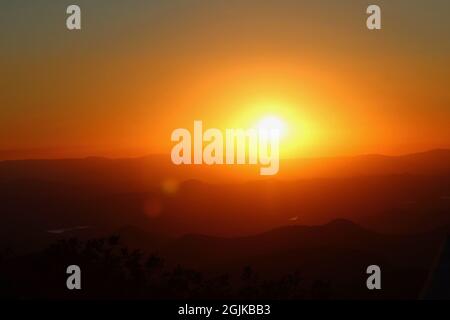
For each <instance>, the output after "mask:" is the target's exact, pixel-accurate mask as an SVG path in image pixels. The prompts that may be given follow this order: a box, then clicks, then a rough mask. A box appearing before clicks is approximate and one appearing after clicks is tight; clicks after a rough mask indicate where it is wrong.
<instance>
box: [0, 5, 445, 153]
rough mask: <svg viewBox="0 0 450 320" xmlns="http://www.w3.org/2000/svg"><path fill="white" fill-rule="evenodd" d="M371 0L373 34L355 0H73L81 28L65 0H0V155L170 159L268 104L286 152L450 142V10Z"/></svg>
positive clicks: (409, 148) (394, 149)
mask: <svg viewBox="0 0 450 320" xmlns="http://www.w3.org/2000/svg"><path fill="white" fill-rule="evenodd" d="M380 3H381V7H382V10H383V11H382V14H383V16H382V17H383V29H382V30H381V31H375V32H374V31H368V30H367V29H366V28H365V13H364V12H365V6H366V5H367V4H366V2H365V1H354V2H352V5H350V4H342V3H341V4H337V3H336V1H327V0H322V1H315V2H313V3H307V2H302V1H300V2H292V1H287V0H286V1H263V2H261V1H227V2H225V3H224V2H222V1H220V2H219V1H209V2H205V1H192V2H189V4H188V2H183V1H171V2H170V3H167V2H164V1H156V2H152V3H151V4H149V3H146V4H143V3H142V2H140V1H130V3H129V4H128V3H127V5H124V4H123V3H122V4H121V3H120V2H118V1H96V2H95V3H93V2H89V1H80V6H81V8H82V14H83V29H82V30H81V31H77V32H68V31H67V30H65V24H64V18H65V14H64V12H65V6H66V5H67V4H68V3H65V2H64V1H61V3H58V4H55V3H51V2H50V1H43V2H42V3H39V4H37V3H36V4H35V3H32V2H30V3H27V4H24V5H20V6H19V5H14V4H2V5H0V6H1V9H2V10H1V11H2V12H3V14H4V15H5V16H4V17H5V18H4V19H0V20H1V24H0V32H1V38H2V39H3V40H2V42H1V43H0V46H1V47H0V49H1V50H0V67H1V70H2V76H1V79H0V81H1V82H0V106H1V109H0V159H1V158H24V157H25V158H27V157H77V156H88V155H106V156H115V157H120V156H138V155H144V154H151V153H169V152H170V148H171V146H172V143H171V141H170V133H171V131H172V130H173V129H175V128H179V127H187V128H191V127H192V124H193V120H195V119H199V120H203V122H204V124H205V126H206V127H217V128H223V129H225V128H233V127H246V126H250V125H252V124H254V123H255V122H257V121H258V120H259V119H261V118H262V117H264V116H265V115H267V114H270V115H275V116H278V117H280V118H281V119H283V121H285V122H286V124H287V126H288V132H287V136H286V137H285V141H283V142H282V145H281V152H282V156H283V157H319V156H334V155H350V154H361V153H384V154H400V153H408V152H414V151H420V150H426V149H432V148H449V147H450V126H449V119H450V117H449V116H450V92H449V90H448V80H449V76H450V62H449V59H448V57H449V56H450V45H449V41H448V39H449V38H450V34H449V30H450V22H449V20H448V19H447V17H446V15H445V12H449V10H448V9H449V6H450V5H449V4H448V2H442V1H429V2H426V3H424V2H423V1H396V2H395V3H392V2H383V1H381V2H380ZM425 9H426V10H425ZM61 12H62V13H63V14H62V16H61ZM14 17H19V18H14ZM418 21H419V23H420V25H417V23H418Z"/></svg>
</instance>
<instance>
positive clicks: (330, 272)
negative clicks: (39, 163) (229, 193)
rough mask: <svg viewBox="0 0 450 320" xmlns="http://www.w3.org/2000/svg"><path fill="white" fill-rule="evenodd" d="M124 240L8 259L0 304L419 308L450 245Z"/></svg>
mask: <svg viewBox="0 0 450 320" xmlns="http://www.w3.org/2000/svg"><path fill="white" fill-rule="evenodd" d="M117 234H118V236H112V237H108V238H103V239H96V240H95V239H91V240H88V241H80V240H77V239H75V238H71V239H65V240H60V241H58V242H56V243H53V244H52V245H50V246H48V247H47V248H46V249H45V250H42V251H39V252H36V253H33V254H26V255H18V256H17V255H14V254H13V253H7V252H5V253H3V255H2V257H1V259H0V271H1V272H0V274H1V278H0V295H3V296H9V297H13V298H64V299H77V298H98V299H101V298H147V299H162V298H166V299H167V298H169V299H171V298H242V299H244V298H245V299H252V298H253V299H256V298H258V299H261V298H265V299H314V298H321V299H323V298H331V299H335V298H340V299H341V298H356V299H380V298H383V299H415V298H419V297H420V296H421V294H422V292H423V290H424V287H425V284H426V282H427V278H428V277H429V272H430V269H431V266H432V265H433V260H434V259H435V258H436V256H437V254H438V252H439V248H440V245H441V244H442V241H443V240H444V239H445V235H444V234H442V233H431V234H422V235H415V236H390V235H383V234H378V233H375V232H371V231H368V230H366V229H364V228H361V227H359V226H357V225H355V224H353V223H352V222H349V221H346V220H337V221H333V222H331V223H329V224H326V225H322V226H288V227H281V228H278V229H275V230H272V231H269V232H265V233H262V234H257V235H254V236H247V237H239V238H219V237H210V236H203V235H186V236H183V237H181V238H178V239H173V240H171V239H165V240H164V241H160V239H158V237H155V236H153V235H150V234H148V235H146V234H145V233H144V232H142V231H141V230H138V229H135V228H127V229H122V230H118V232H117ZM120 234H122V235H123V236H122V237H121V236H120ZM138 239H140V241H136V240H138ZM70 264H77V265H79V266H80V267H81V269H82V274H83V290H82V291H78V292H77V291H69V290H67V289H66V288H65V280H66V277H67V275H66V272H65V268H67V266H68V265H70ZM373 264H375V265H378V266H380V268H381V271H382V290H379V291H370V290H368V289H367V287H366V279H367V277H368V275H367V274H366V269H367V267H368V266H369V265H373Z"/></svg>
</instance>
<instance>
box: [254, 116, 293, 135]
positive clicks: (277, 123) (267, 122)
mask: <svg viewBox="0 0 450 320" xmlns="http://www.w3.org/2000/svg"><path fill="white" fill-rule="evenodd" d="M256 127H257V128H258V129H263V130H267V131H270V130H277V132H278V134H279V135H280V137H283V136H284V135H285V134H286V130H287V125H286V123H285V122H284V121H283V120H282V119H281V118H279V117H277V116H266V117H264V118H262V119H261V120H260V121H259V122H258V124H257V126H256Z"/></svg>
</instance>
